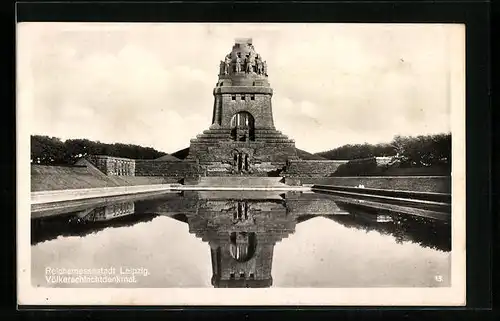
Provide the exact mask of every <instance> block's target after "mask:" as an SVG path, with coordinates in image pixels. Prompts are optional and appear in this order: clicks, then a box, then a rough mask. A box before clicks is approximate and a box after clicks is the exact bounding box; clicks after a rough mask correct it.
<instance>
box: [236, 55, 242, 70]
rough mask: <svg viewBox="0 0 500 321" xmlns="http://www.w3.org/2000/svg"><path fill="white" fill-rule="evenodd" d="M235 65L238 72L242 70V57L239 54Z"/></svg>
mask: <svg viewBox="0 0 500 321" xmlns="http://www.w3.org/2000/svg"><path fill="white" fill-rule="evenodd" d="M235 67H236V69H235V71H236V72H241V58H240V56H239V55H238V56H236V64H235Z"/></svg>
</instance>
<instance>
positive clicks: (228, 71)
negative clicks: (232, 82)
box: [219, 38, 267, 77]
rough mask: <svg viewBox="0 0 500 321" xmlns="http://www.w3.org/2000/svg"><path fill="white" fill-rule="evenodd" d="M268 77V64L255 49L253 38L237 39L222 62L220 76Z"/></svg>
mask: <svg viewBox="0 0 500 321" xmlns="http://www.w3.org/2000/svg"><path fill="white" fill-rule="evenodd" d="M232 75H237V76H243V75H247V76H254V77H256V76H257V77H267V64H266V61H264V60H262V57H261V56H260V55H259V54H258V53H257V52H256V51H255V48H254V46H253V44H252V38H237V39H235V42H234V45H233V48H232V50H231V52H230V53H228V54H227V55H226V57H225V58H224V60H223V61H221V62H220V72H219V76H220V77H225V76H232Z"/></svg>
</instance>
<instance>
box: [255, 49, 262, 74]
mask: <svg viewBox="0 0 500 321" xmlns="http://www.w3.org/2000/svg"><path fill="white" fill-rule="evenodd" d="M255 64H256V66H257V74H259V75H261V74H262V59H261V58H260V55H259V54H257V56H256V57H255Z"/></svg>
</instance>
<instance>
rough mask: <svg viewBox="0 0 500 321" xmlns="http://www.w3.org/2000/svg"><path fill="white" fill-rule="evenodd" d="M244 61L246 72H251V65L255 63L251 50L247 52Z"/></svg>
mask: <svg viewBox="0 0 500 321" xmlns="http://www.w3.org/2000/svg"><path fill="white" fill-rule="evenodd" d="M245 63H246V66H245V71H246V72H247V73H252V72H253V71H254V70H253V66H254V65H255V58H254V56H253V55H252V53H251V52H250V53H249V54H248V56H247V58H246V60H245Z"/></svg>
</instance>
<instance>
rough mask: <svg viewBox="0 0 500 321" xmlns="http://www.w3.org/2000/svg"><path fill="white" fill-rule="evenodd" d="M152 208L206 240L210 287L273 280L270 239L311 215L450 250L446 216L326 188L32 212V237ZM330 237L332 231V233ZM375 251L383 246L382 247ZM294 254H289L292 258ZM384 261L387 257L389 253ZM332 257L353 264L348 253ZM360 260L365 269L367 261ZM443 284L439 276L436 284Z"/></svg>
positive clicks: (105, 224) (196, 194) (92, 228)
mask: <svg viewBox="0 0 500 321" xmlns="http://www.w3.org/2000/svg"><path fill="white" fill-rule="evenodd" d="M158 216H169V217H171V218H173V219H175V220H177V221H181V222H184V223H187V224H188V226H189V232H190V233H192V234H194V235H196V237H198V238H200V239H201V240H203V241H204V242H206V243H208V244H209V246H210V257H211V263H212V267H211V269H212V278H211V284H212V285H213V286H214V287H231V288H236V287H270V286H272V285H273V276H272V275H273V254H274V249H275V245H276V244H277V243H278V242H280V241H282V240H283V239H285V238H287V237H289V236H290V235H291V234H293V233H294V232H295V230H296V226H297V224H300V223H302V222H304V221H307V220H309V219H311V218H314V217H324V218H328V219H329V220H333V221H335V222H336V224H338V225H341V226H343V227H345V228H349V229H352V228H354V229H357V230H365V231H367V232H368V231H370V230H374V231H377V232H379V233H382V234H386V235H391V237H392V238H395V240H396V242H398V243H405V242H411V243H417V244H418V245H419V246H420V247H424V248H425V247H426V248H432V249H434V250H438V251H444V252H449V251H450V247H451V244H450V242H451V241H450V225H449V224H448V223H449V222H440V221H435V220H428V219H424V218H417V217H412V216H409V215H399V214H397V213H389V212H380V211H375V210H370V209H369V208H361V207H356V205H352V204H348V203H345V202H341V201H339V200H336V198H335V197H334V196H332V195H327V194H319V193H304V192H283V193H280V192H278V191H275V192H272V191H245V192H242V191H185V192H182V193H181V192H180V193H176V194H172V193H170V194H165V195H162V196H157V197H153V198H150V199H145V200H141V201H136V202H125V203H120V204H109V205H107V206H105V207H100V208H90V209H86V210H83V211H80V212H76V213H68V214H66V215H63V216H58V217H54V218H46V219H36V220H32V244H33V247H36V246H37V245H38V244H39V243H40V242H43V241H49V240H50V242H54V246H57V243H58V242H63V241H62V240H63V239H64V238H60V236H81V237H83V240H85V238H88V237H89V235H90V234H92V233H98V232H99V231H102V230H105V229H109V228H125V229H129V230H130V231H132V232H133V231H134V228H135V226H134V225H135V224H137V223H139V222H147V221H152V220H153V219H154V218H156V217H158ZM130 231H127V233H130ZM364 234H365V235H366V233H359V236H357V237H358V238H360V240H362V239H363V237H365V238H366V237H367V236H364ZM141 237H148V236H147V235H142V236H141ZM329 237H330V238H332V239H335V238H336V237H337V235H335V234H332V235H330V236H329ZM158 242H161V240H158ZM336 243H337V244H338V245H336V246H339V247H342V246H347V245H344V244H343V240H342V239H338V240H337V242H336ZM82 244H85V241H84V242H83V243H82ZM119 244H120V240H115V241H114V243H111V244H110V245H106V247H107V248H109V250H110V251H112V250H113V247H114V246H115V247H118V246H119ZM169 246H173V247H175V246H178V244H163V245H162V247H163V248H165V247H169ZM364 246H366V249H365V250H367V251H372V252H373V251H377V249H376V248H374V247H373V245H372V244H370V243H369V241H368V242H367V243H366V244H365V245H364ZM158 250H160V249H158ZM346 250H349V249H346ZM350 250H354V249H350ZM153 255H154V253H153ZM186 255H192V254H190V253H186ZM381 255H387V253H384V251H381ZM301 259H302V258H300V257H296V258H294V260H297V261H299V262H300V260H301ZM381 259H382V260H384V258H381ZM418 259H419V258H413V260H418ZM386 262H387V264H388V265H390V264H392V262H391V261H390V259H389V258H387V260H386ZM309 264H314V262H309ZM337 264H338V265H349V264H351V265H353V266H356V264H355V263H354V262H352V261H351V262H342V261H339V262H337ZM138 265H139V264H138ZM37 268H38V269H41V268H42V267H34V270H36V269H37ZM166 268H167V269H168V267H166ZM364 268H366V270H367V271H369V269H370V266H366V267H364ZM283 269H284V267H280V270H283ZM402 273H403V274H405V273H414V272H412V271H411V270H409V271H402ZM360 277H361V276H360ZM426 277H427V276H426ZM432 277H434V276H432ZM445 285H446V283H443V282H441V283H439V284H436V285H435V286H445ZM100 286H102V284H101V285H100ZM114 286H115V287H116V286H119V285H114ZM158 286H159V287H161V286H160V285H158ZM427 286H428V285H427Z"/></svg>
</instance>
